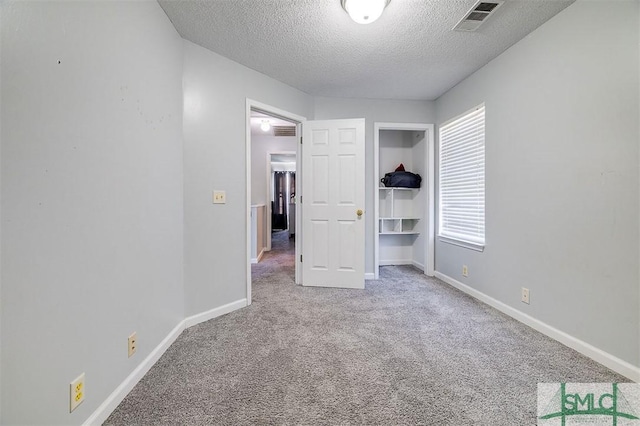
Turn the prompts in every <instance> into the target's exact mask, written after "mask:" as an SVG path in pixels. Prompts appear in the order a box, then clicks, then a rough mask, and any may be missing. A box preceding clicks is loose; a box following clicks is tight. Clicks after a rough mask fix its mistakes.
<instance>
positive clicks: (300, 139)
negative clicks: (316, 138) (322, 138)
mask: <svg viewBox="0 0 640 426" xmlns="http://www.w3.org/2000/svg"><path fill="white" fill-rule="evenodd" d="M300 145H302V136H300Z"/></svg>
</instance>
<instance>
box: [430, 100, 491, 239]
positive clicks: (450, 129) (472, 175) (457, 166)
mask: <svg viewBox="0 0 640 426" xmlns="http://www.w3.org/2000/svg"><path fill="white" fill-rule="evenodd" d="M439 170H440V175H439V177H440V179H439V182H440V184H439V195H440V203H439V216H440V220H439V226H438V228H439V229H438V235H439V236H440V237H444V238H447V239H452V240H456V241H461V242H465V243H470V244H472V245H478V246H484V243H485V238H484V105H481V106H479V107H477V108H475V109H474V110H473V111H471V112H469V113H466V114H464V115H463V116H461V117H459V118H456V119H453V120H452V121H450V122H449V123H446V124H445V125H443V126H442V127H441V128H440V169H439Z"/></svg>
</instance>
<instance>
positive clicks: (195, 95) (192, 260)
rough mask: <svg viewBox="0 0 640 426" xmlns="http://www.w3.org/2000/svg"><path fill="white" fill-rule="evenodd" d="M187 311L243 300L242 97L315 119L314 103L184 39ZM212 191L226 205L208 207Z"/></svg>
mask: <svg viewBox="0 0 640 426" xmlns="http://www.w3.org/2000/svg"><path fill="white" fill-rule="evenodd" d="M184 58H185V62H184V77H183V87H184V96H185V112H184V171H185V172H184V188H185V189H184V215H185V221H184V223H185V226H184V244H185V298H186V306H185V309H186V313H187V315H194V314H198V313H201V312H204V311H207V310H209V309H212V308H216V307H219V306H222V305H224V304H227V303H230V302H234V301H237V300H240V299H244V298H245V297H246V279H247V277H246V263H247V254H246V230H245V218H246V209H245V204H246V179H245V173H244V170H245V159H246V153H245V139H246V117H245V115H246V114H245V107H246V98H250V99H254V100H256V101H260V102H262V103H265V104H268V105H272V106H275V107H277V108H280V109H283V110H285V111H289V112H291V113H294V114H298V115H301V116H303V117H307V118H312V116H313V114H312V112H313V103H312V98H311V97H310V96H309V95H307V94H305V93H303V92H300V91H298V90H295V89H293V88H291V87H289V86H287V85H285V84H282V83H280V82H278V81H276V80H274V79H272V78H270V77H267V76H265V75H263V74H260V73H258V72H256V71H253V70H250V69H249V68H246V67H244V66H242V65H239V64H237V63H235V62H232V61H230V60H228V59H226V58H224V57H222V56H220V55H218V54H215V53H213V52H211V51H209V50H206V49H204V48H202V47H200V46H197V45H195V44H193V43H191V42H188V41H184ZM214 189H221V190H226V191H227V203H226V204H216V205H213V204H212V203H211V193H212V191H213V190H214Z"/></svg>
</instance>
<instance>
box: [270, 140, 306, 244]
mask: <svg viewBox="0 0 640 426" xmlns="http://www.w3.org/2000/svg"><path fill="white" fill-rule="evenodd" d="M297 154H298V150H295V151H274V152H271V151H269V152H267V159H266V161H267V167H266V169H267V178H266V179H265V182H267V192H266V194H267V198H269V197H270V196H269V193H270V192H271V189H272V188H273V170H272V168H271V156H272V155H292V156H296V179H297V178H298V176H297V173H298V170H297V169H298V158H297ZM297 193H298V183H297V182H296V195H297ZM265 209H266V210H265V211H266V214H267V219H266V223H267V230H266V233H267V241H266V243H265V251H271V203H270V202H269V200H267V202H266V203H265ZM296 213H297V211H296ZM297 224H298V220H297V219H296V225H297ZM296 232H298V230H297V228H296Z"/></svg>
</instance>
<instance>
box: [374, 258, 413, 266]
mask: <svg viewBox="0 0 640 426" xmlns="http://www.w3.org/2000/svg"><path fill="white" fill-rule="evenodd" d="M378 263H379V264H380V266H393V265H413V260H411V259H406V260H381V261H379V262H378Z"/></svg>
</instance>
